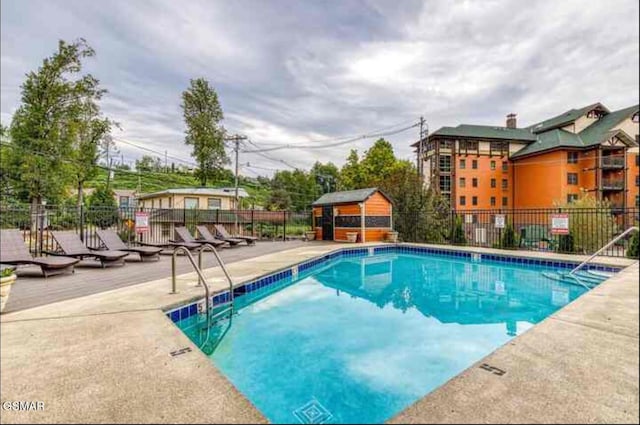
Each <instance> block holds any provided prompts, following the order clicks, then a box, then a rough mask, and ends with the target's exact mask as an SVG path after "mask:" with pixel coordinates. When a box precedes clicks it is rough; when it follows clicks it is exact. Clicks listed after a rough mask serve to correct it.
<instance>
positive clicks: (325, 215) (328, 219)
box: [322, 205, 333, 241]
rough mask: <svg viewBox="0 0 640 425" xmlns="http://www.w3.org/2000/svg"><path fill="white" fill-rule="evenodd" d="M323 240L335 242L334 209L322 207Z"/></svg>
mask: <svg viewBox="0 0 640 425" xmlns="http://www.w3.org/2000/svg"><path fill="white" fill-rule="evenodd" d="M322 240H323V241H332V240H333V207H332V206H331V205H329V206H325V207H322Z"/></svg>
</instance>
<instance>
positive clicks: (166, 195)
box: [138, 187, 249, 210]
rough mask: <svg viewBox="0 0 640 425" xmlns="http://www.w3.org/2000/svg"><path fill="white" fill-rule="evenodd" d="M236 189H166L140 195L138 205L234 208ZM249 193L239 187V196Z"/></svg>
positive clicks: (243, 196)
mask: <svg viewBox="0 0 640 425" xmlns="http://www.w3.org/2000/svg"><path fill="white" fill-rule="evenodd" d="M235 196H236V190H235V188H233V187H218V188H212V187H185V188H177V189H166V190H161V191H159V192H153V193H147V194H142V195H140V196H138V206H139V207H142V208H176V209H200V210H215V209H220V210H233V209H237V206H236V203H235ZM248 196H249V194H248V193H247V192H246V190H244V189H243V188H238V198H239V199H240V200H241V199H243V198H247V197H248Z"/></svg>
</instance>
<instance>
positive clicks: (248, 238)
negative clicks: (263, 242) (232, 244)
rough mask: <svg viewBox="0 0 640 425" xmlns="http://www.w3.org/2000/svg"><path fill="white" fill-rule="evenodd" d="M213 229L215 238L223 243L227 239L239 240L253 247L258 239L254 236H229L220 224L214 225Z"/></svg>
mask: <svg viewBox="0 0 640 425" xmlns="http://www.w3.org/2000/svg"><path fill="white" fill-rule="evenodd" d="M215 228H216V233H217V236H218V237H219V238H220V239H222V240H223V241H226V240H229V239H240V240H241V241H245V242H246V243H247V245H253V244H254V243H256V241H257V240H258V238H256V237H254V236H242V235H231V234H229V232H227V229H225V228H224V226H222V225H220V224H216V225H215Z"/></svg>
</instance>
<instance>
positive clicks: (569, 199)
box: [567, 193, 578, 204]
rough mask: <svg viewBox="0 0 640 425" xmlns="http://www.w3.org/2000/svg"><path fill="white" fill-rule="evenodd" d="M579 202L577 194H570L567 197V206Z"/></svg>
mask: <svg viewBox="0 0 640 425" xmlns="http://www.w3.org/2000/svg"><path fill="white" fill-rule="evenodd" d="M577 200H578V194H577V193H570V194H568V195H567V204H570V203H572V202H573V201H577Z"/></svg>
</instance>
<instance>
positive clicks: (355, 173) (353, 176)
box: [338, 149, 367, 190]
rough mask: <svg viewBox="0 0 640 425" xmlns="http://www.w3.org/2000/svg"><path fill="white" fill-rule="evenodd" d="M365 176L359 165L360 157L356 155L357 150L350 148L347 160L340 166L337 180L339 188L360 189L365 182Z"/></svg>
mask: <svg viewBox="0 0 640 425" xmlns="http://www.w3.org/2000/svg"><path fill="white" fill-rule="evenodd" d="M366 180H367V178H366V176H365V174H364V169H363V167H362V166H361V165H360V158H359V157H358V151H357V150H355V149H351V152H349V156H348V157H347V162H346V164H344V165H343V166H342V169H341V170H340V177H339V180H338V189H339V190H352V189H362V188H364V187H365V184H366Z"/></svg>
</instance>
